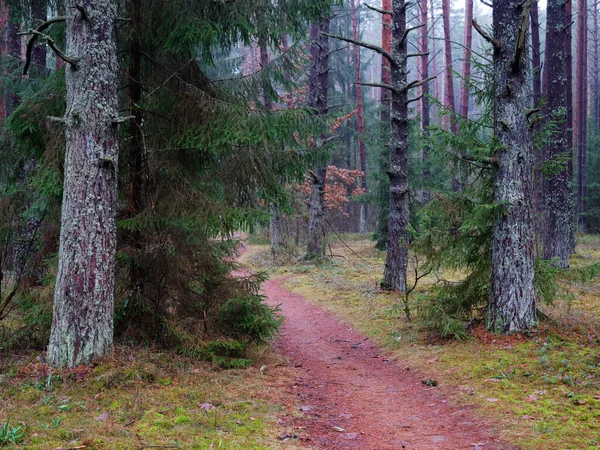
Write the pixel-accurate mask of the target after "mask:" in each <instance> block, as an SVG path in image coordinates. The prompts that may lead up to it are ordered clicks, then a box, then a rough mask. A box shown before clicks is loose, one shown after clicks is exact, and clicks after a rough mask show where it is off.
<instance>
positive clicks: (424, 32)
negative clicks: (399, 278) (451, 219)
mask: <svg viewBox="0 0 600 450" xmlns="http://www.w3.org/2000/svg"><path fill="white" fill-rule="evenodd" d="M469 1H471V0H469ZM427 10H428V8H427V0H421V23H420V25H421V30H420V33H421V36H420V37H421V39H420V40H421V42H420V52H421V54H422V56H421V79H423V80H425V79H427V78H429V42H428V33H429V30H428V27H427ZM434 70H435V69H434ZM421 95H422V96H423V97H422V99H421V127H422V128H423V133H425V134H426V135H428V134H429V125H430V108H429V82H427V83H425V84H423V86H422V87H421ZM422 158H423V181H424V182H427V180H428V178H429V176H430V175H431V173H430V171H429V168H428V167H427V159H428V158H429V155H428V151H427V148H426V147H425V148H423V155H422ZM430 197H431V195H430V192H428V191H427V190H423V193H422V198H421V201H422V203H423V204H425V203H428V202H429V200H430Z"/></svg>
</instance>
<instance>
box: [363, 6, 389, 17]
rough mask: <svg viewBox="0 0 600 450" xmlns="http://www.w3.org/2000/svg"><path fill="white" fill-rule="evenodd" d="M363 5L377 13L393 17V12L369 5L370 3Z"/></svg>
mask: <svg viewBox="0 0 600 450" xmlns="http://www.w3.org/2000/svg"><path fill="white" fill-rule="evenodd" d="M363 5H365V6H366V7H367V8H369V9H372V10H373V11H377V12H378V13H379V14H389V15H390V16H391V15H392V12H391V11H389V10H387V9H381V8H377V7H375V6H371V5H369V4H368V3H363Z"/></svg>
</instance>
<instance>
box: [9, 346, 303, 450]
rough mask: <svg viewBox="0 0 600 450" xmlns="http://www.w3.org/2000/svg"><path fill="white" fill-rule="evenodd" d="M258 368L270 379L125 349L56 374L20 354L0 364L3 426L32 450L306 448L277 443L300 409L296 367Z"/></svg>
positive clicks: (253, 371) (277, 362)
mask: <svg viewBox="0 0 600 450" xmlns="http://www.w3.org/2000/svg"><path fill="white" fill-rule="evenodd" d="M256 364H258V367H260V366H261V365H262V364H267V365H268V367H269V370H268V372H267V374H266V375H263V374H261V373H260V372H259V370H258V368H257V367H255V366H252V367H250V368H248V369H244V370H228V371H223V370H218V369H215V368H214V367H212V366H211V365H210V364H208V363H204V362H198V361H195V360H193V359H189V358H183V357H180V356H177V355H174V354H172V353H154V352H150V351H149V350H140V349H135V350H134V349H129V348H120V349H118V350H117V351H116V352H115V356H114V357H113V358H112V359H108V360H106V361H104V362H102V363H101V364H100V365H96V366H95V367H93V368H91V369H87V368H81V369H75V370H73V371H69V372H64V373H53V372H51V371H50V369H49V368H48V366H47V365H45V364H43V362H42V361H41V356H40V355H38V354H34V353H29V354H26V355H21V356H19V357H17V356H14V357H13V358H12V359H10V360H9V359H8V358H7V359H4V360H3V361H2V362H0V405H1V407H0V424H1V423H4V422H6V421H10V422H9V424H10V425H11V426H13V425H14V426H17V425H19V424H22V426H23V428H22V429H23V431H24V436H23V439H22V440H21V442H20V443H19V444H18V446H17V448H24V449H61V448H85V449H90V450H92V449H116V450H118V449H128V450H129V449H132V448H142V447H144V448H145V447H146V446H174V447H173V448H185V449H208V448H215V449H217V448H226V449H279V448H300V445H299V443H298V442H295V441H293V440H292V441H288V442H285V443H284V442H281V441H280V440H279V438H278V435H279V434H280V433H281V432H282V429H280V425H279V424H278V418H279V417H280V416H282V415H293V414H294V411H295V410H297V405H295V404H294V399H293V398H292V399H290V398H286V397H285V396H284V395H283V394H282V393H281V391H282V389H281V384H282V383H283V384H285V383H286V382H287V381H289V380H290V379H293V374H292V372H291V369H289V368H287V366H286V365H285V364H283V360H282V359H281V357H279V356H278V355H276V354H274V353H272V352H271V351H270V350H263V351H262V353H261V355H258V359H257V363H256ZM8 445H12V444H8ZM1 446H2V445H1V443H0V447H1ZM169 448H171V447H169Z"/></svg>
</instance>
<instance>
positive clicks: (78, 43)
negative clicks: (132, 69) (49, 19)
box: [47, 0, 118, 367]
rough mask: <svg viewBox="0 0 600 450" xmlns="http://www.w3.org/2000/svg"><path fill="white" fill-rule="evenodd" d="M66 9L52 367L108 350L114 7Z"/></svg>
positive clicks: (69, 4)
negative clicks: (63, 132)
mask: <svg viewBox="0 0 600 450" xmlns="http://www.w3.org/2000/svg"><path fill="white" fill-rule="evenodd" d="M76 3H77V4H76ZM78 7H82V8H83V9H84V10H85V14H82V13H81V12H80V10H79V9H78ZM65 11H66V18H67V35H66V42H67V45H66V53H67V55H69V56H70V57H72V58H77V59H78V60H79V62H78V63H77V66H76V68H74V67H72V66H70V65H67V67H66V86H67V108H66V111H67V112H66V115H65V120H66V141H67V142H66V144H67V146H66V156H65V175H64V188H63V189H64V194H63V205H62V217H61V232H60V250H59V255H58V273H57V276H56V288H55V295H54V317H53V321H52V330H51V334H50V343H49V345H48V354H47V359H48V362H49V363H50V364H51V365H52V366H55V367H74V366H77V365H79V364H88V363H90V362H91V361H92V360H93V359H94V358H98V357H102V356H105V355H106V354H107V353H108V352H109V351H110V349H111V347H112V343H113V310H114V281H115V280H114V277H115V248H116V226H115V210H116V203H117V167H118V139H117V127H116V125H115V124H114V123H113V120H114V119H115V118H116V116H117V114H118V103H117V47H116V32H115V22H116V18H117V5H116V2H114V1H113V0H96V1H91V0H67V1H66V5H65Z"/></svg>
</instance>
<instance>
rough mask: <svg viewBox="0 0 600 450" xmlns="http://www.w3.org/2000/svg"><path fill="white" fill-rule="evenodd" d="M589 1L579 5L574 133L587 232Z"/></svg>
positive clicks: (581, 223)
mask: <svg viewBox="0 0 600 450" xmlns="http://www.w3.org/2000/svg"><path fill="white" fill-rule="evenodd" d="M587 11H588V10H587V0H579V1H578V3H577V63H576V66H575V112H574V120H573V129H574V130H573V132H574V136H575V142H576V145H577V187H578V190H577V218H578V220H577V222H578V228H579V231H581V232H585V230H586V219H585V213H586V190H587V171H586V160H587V148H586V147H587V145H586V144H587V142H586V140H587V80H586V78H587V53H588V52H587V22H588V20H587V18H588V15H587Z"/></svg>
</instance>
